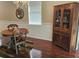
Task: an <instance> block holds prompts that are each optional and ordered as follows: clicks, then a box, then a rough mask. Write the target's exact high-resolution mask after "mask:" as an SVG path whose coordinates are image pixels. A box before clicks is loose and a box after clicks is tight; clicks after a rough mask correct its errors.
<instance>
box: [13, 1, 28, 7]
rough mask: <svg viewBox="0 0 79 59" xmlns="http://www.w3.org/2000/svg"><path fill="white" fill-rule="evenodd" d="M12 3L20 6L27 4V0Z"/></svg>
mask: <svg viewBox="0 0 79 59" xmlns="http://www.w3.org/2000/svg"><path fill="white" fill-rule="evenodd" d="M13 3H14V4H15V5H16V6H17V8H22V7H23V6H24V5H26V4H27V1H14V2H13Z"/></svg>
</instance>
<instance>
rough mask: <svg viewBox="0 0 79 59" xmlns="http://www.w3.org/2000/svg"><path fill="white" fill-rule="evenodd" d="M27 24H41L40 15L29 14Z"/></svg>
mask: <svg viewBox="0 0 79 59" xmlns="http://www.w3.org/2000/svg"><path fill="white" fill-rule="evenodd" d="M29 16H30V17H29V24H41V16H40V13H30V15H29Z"/></svg>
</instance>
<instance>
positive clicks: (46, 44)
mask: <svg viewBox="0 0 79 59" xmlns="http://www.w3.org/2000/svg"><path fill="white" fill-rule="evenodd" d="M28 39H29V40H31V41H33V43H34V48H37V49H40V50H41V51H42V53H43V57H47V58H51V57H52V58H53V57H56V58H78V57H79V51H71V52H67V51H65V50H63V49H61V48H59V47H57V46H55V45H54V44H52V42H50V41H46V40H40V39H35V38H28Z"/></svg>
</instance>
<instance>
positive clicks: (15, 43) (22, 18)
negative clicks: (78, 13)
mask: <svg viewBox="0 0 79 59" xmlns="http://www.w3.org/2000/svg"><path fill="white" fill-rule="evenodd" d="M75 2H77V3H74V2H73V1H21V0H20V1H0V57H2V58H71V57H73V58H76V57H79V50H78V51H76V50H75V47H76V45H75V44H76V43H75V41H76V39H74V40H71V41H72V43H70V45H71V46H70V45H67V46H69V47H70V49H69V51H65V49H63V48H61V47H60V46H57V45H55V44H53V43H55V42H58V41H55V42H53V41H54V37H56V38H57V40H59V39H62V38H64V39H65V40H66V39H70V37H69V36H70V35H69V34H70V31H71V30H69V29H68V32H67V33H66V32H65V31H67V29H66V30H63V29H61V30H60V29H56V30H58V31H57V32H55V31H56V30H55V31H53V29H54V28H55V26H54V23H55V22H54V17H56V16H55V15H54V14H55V10H54V8H55V6H58V7H57V8H59V9H56V10H59V11H58V12H59V13H58V14H57V16H58V17H57V18H56V19H57V22H58V19H59V16H60V13H64V12H60V9H61V10H64V8H65V7H66V8H67V7H68V8H69V9H70V8H73V7H72V6H74V5H75V4H78V3H79V2H78V1H75ZM65 4H68V5H69V6H70V7H69V6H68V5H67V6H65V7H59V6H63V5H65ZM69 9H68V10H66V12H70V11H69ZM73 10H75V9H73ZM74 13H75V12H74ZM68 15H71V14H68ZM68 15H67V18H69V16H68ZM60 18H62V19H63V18H64V17H60ZM72 18H73V17H72ZM74 18H76V17H75V16H74ZM70 19H71V18H70ZM62 22H63V21H62V20H61V23H62ZM64 22H65V21H64ZM74 22H75V21H74ZM56 24H60V23H56ZM63 24H64V23H63ZM66 24H69V23H66ZM73 24H74V23H73ZM61 25H62V24H61ZM58 26H59V25H58ZM61 27H62V26H61ZM65 27H67V26H65ZM65 27H62V28H65ZM73 27H76V26H75V25H74V26H73ZM70 28H71V27H70ZM72 29H73V30H74V28H72ZM59 32H60V34H59ZM63 32H64V34H63ZM53 33H54V34H55V35H54V34H53ZM73 33H74V32H73ZM56 34H57V35H59V36H60V37H59V36H57V35H56ZM67 34H68V35H67ZM72 36H73V35H72ZM74 37H75V35H74V36H73V38H74ZM56 38H55V39H56ZM73 38H72V39H73ZM64 39H63V40H64ZM63 42H64V46H63V47H65V46H66V45H65V44H69V42H70V41H67V40H66V41H62V40H60V42H58V43H59V44H58V45H60V43H61V46H62V45H63ZM65 42H66V43H65ZM67 46H66V47H67ZM70 50H72V51H70ZM74 50H75V51H74Z"/></svg>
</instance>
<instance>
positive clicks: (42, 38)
mask: <svg viewBox="0 0 79 59" xmlns="http://www.w3.org/2000/svg"><path fill="white" fill-rule="evenodd" d="M27 37H32V38H36V39H41V40H47V41H52V40H51V39H48V38H44V37H38V36H33V35H27Z"/></svg>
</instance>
